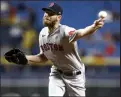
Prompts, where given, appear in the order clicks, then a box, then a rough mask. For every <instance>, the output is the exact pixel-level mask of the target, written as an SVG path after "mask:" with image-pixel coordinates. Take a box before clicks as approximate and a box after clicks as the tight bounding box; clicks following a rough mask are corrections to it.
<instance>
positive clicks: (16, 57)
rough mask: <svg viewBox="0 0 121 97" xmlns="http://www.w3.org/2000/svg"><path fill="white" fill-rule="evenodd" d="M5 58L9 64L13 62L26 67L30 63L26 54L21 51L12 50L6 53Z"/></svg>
mask: <svg viewBox="0 0 121 97" xmlns="http://www.w3.org/2000/svg"><path fill="white" fill-rule="evenodd" d="M4 56H5V59H6V60H7V61H8V62H13V63H16V64H21V65H26V64H27V63H28V60H27V58H26V56H25V54H24V53H23V52H22V51H21V50H19V49H12V50H10V51H8V52H6V53H5V55H4Z"/></svg>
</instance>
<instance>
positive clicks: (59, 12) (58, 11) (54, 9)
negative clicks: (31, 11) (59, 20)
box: [42, 2, 63, 15]
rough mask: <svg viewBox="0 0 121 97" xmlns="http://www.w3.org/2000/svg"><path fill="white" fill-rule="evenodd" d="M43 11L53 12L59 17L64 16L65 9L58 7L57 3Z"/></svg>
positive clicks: (51, 4)
mask: <svg viewBox="0 0 121 97" xmlns="http://www.w3.org/2000/svg"><path fill="white" fill-rule="evenodd" d="M42 10H43V11H45V12H46V11H52V12H54V13H55V14H57V15H62V14H63V9H62V8H61V7H60V5H58V4H57V3H54V2H52V3H50V4H49V6H48V7H46V8H42Z"/></svg>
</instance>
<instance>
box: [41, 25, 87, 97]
mask: <svg viewBox="0 0 121 97" xmlns="http://www.w3.org/2000/svg"><path fill="white" fill-rule="evenodd" d="M74 31H75V29H74V28H72V27H69V26H66V25H61V24H60V25H59V27H58V28H56V29H55V30H54V31H53V32H50V33H48V27H44V28H43V29H42V30H41V32H40V35H39V46H40V52H41V54H44V55H45V56H46V57H47V59H49V60H51V61H52V62H53V66H52V68H51V73H50V77H49V96H64V95H65V94H66V93H68V95H70V96H81V97H84V96H85V66H84V64H83V63H82V61H81V59H80V56H79V54H78V52H77V42H76V41H75V42H74V43H71V41H72V40H73V39H74V37H75V36H76V32H74ZM57 69H60V70H61V71H63V72H75V71H81V74H79V75H75V76H65V75H62V74H59V72H58V71H57ZM66 90H67V91H66Z"/></svg>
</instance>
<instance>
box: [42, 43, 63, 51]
mask: <svg viewBox="0 0 121 97" xmlns="http://www.w3.org/2000/svg"><path fill="white" fill-rule="evenodd" d="M40 47H41V48H42V51H43V52H45V51H48V50H52V51H64V49H63V46H62V45H57V44H53V43H46V44H43V45H41V46H40Z"/></svg>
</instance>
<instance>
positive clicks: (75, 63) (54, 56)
mask: <svg viewBox="0 0 121 97" xmlns="http://www.w3.org/2000/svg"><path fill="white" fill-rule="evenodd" d="M42 10H43V11H44V12H45V13H44V16H43V25H44V26H45V27H44V28H43V29H42V30H41V32H40V34H39V47H40V53H39V54H37V55H25V54H24V53H23V52H22V51H21V50H19V49H12V50H10V51H8V52H6V53H5V58H6V60H7V61H9V62H13V63H16V64H19V65H26V64H29V65H32V64H35V63H43V62H46V61H47V60H51V61H52V63H53V66H52V68H51V72H50V76H49V88H48V89H49V93H48V95H49V96H61V97H63V96H79V97H86V95H85V90H86V89H85V66H84V64H83V62H82V61H81V59H80V57H79V54H78V52H77V42H76V41H77V40H78V39H80V38H82V37H84V36H86V35H89V34H92V33H94V32H95V31H96V30H98V29H99V28H101V27H102V26H103V25H104V18H99V19H98V20H95V21H94V23H93V24H92V25H90V26H87V27H86V28H84V29H78V30H76V29H75V28H72V27H69V26H67V25H62V24H60V21H61V18H62V14H63V10H62V8H61V7H60V6H59V5H58V4H56V3H50V4H49V6H48V7H47V8H42Z"/></svg>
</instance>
